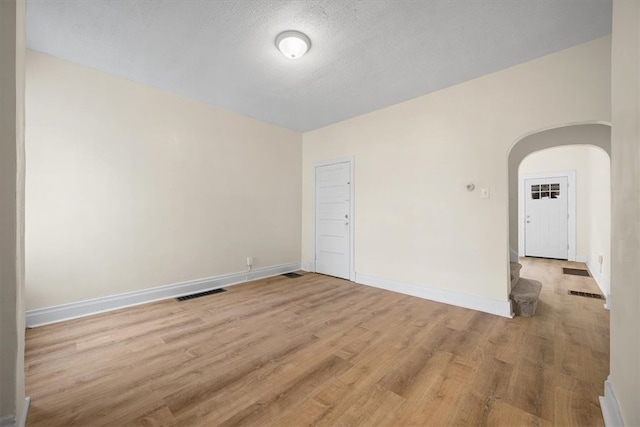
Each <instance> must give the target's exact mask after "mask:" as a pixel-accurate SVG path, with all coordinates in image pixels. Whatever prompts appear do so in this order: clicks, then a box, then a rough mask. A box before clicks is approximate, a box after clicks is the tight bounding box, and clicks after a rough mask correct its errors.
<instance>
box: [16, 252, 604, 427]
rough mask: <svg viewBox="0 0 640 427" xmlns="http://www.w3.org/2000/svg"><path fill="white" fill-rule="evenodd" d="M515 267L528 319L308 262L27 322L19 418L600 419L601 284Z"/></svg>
mask: <svg viewBox="0 0 640 427" xmlns="http://www.w3.org/2000/svg"><path fill="white" fill-rule="evenodd" d="M523 264H524V268H523V270H522V276H523V277H528V278H533V279H538V280H541V281H542V282H543V285H544V287H543V290H542V294H541V301H540V302H539V305H538V311H537V315H536V316H535V317H532V318H521V317H516V318H514V319H506V318H501V317H497V316H493V315H490V314H485V313H480V312H476V311H472V310H466V309H463V308H457V307H453V306H449V305H445V304H439V303H435V302H431V301H426V300H422V299H419V298H414V297H409V296H405V295H401V294H395V293H392V292H387V291H383V290H379V289H375V288H371V287H367V286H362V285H356V284H353V283H350V282H348V281H343V280H339V279H334V278H329V277H326V276H321V275H316V274H310V273H306V274H304V276H303V277H300V278H297V279H288V278H284V277H276V278H271V279H266V280H260V281H256V282H252V283H248V284H244V285H239V286H235V287H230V288H229V290H228V291H227V292H225V293H221V294H216V295H212V296H207V297H203V298H199V299H194V300H191V301H187V302H181V303H178V302H175V301H173V300H167V301H163V302H158V303H153V304H148V305H145V306H139V307H134V308H129V309H124V310H120V311H116V312H111V313H106V314H101V315H96V316H93V317H88V318H84V319H78V320H73V321H68V322H64V323H59V324H55V325H50V326H45V327H40V328H36V329H31V330H28V331H27V342H26V383H27V394H28V395H29V396H31V398H32V403H31V408H30V412H29V417H28V425H29V426H78V425H81V426H102V425H109V426H123V425H134V426H213V425H222V426H232V425H252V426H265V425H273V426H307V425H318V426H321V425H322V426H332V425H344V426H356V425H363V426H365V425H397V426H423V425H433V426H440V425H460V426H471V425H473V426H476V425H478V426H479V425H504V426H519V425H523V426H524V425H532V426H544V425H561V426H570V425H575V426H590V425H594V426H600V425H602V424H603V421H602V417H601V415H600V408H599V405H598V396H599V395H602V394H603V383H604V381H605V379H606V377H607V374H608V372H609V312H608V311H606V310H605V309H604V308H603V301H600V300H592V299H588V298H584V297H577V296H569V295H567V290H568V289H576V290H586V291H589V292H594V293H595V292H598V288H597V286H596V284H595V282H594V281H593V279H591V278H585V277H578V276H568V275H563V274H562V272H561V267H562V266H573V267H578V268H580V267H582V268H584V265H581V264H575V263H567V262H561V261H549V260H535V259H534V260H524V261H523ZM479 286H481V284H480V283H479Z"/></svg>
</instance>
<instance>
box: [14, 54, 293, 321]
mask: <svg viewBox="0 0 640 427" xmlns="http://www.w3.org/2000/svg"><path fill="white" fill-rule="evenodd" d="M27 115H28V118H29V120H28V124H27V154H28V163H27V166H28V170H29V174H28V176H27V200H26V204H27V224H28V227H27V234H26V250H27V252H26V256H27V258H26V260H27V284H26V291H27V308H29V309H33V308H41V307H50V306H54V305H58V304H62V303H68V302H73V301H81V300H86V299H89V298H96V297H102V296H108V295H114V294H118V293H123V292H128V291H135V290H140V289H147V288H151V287H155V286H160V285H168V284H174V283H178V282H183V281H187V280H191V279H202V278H207V277H212V276H218V275H222V274H227V273H235V272H242V271H245V270H246V264H245V262H246V257H247V256H253V257H254V268H261V267H268V266H274V265H280V264H285V263H291V262H299V261H300V229H301V225H300V218H301V212H300V210H301V153H302V148H301V135H300V134H299V133H296V132H293V131H289V130H285V129H282V128H279V127H277V126H273V125H270V124H266V123H264V122H260V121H257V120H253V119H250V118H247V117H244V116H240V115H238V114H234V113H231V112H228V111H224V110H221V109H218V108H214V107H211V106H208V105H206V104H203V103H199V102H196V101H192V100H188V99H185V98H182V97H179V96H176V95H173V94H170V93H166V92H162V91H159V90H156V89H153V88H150V87H146V86H143V85H141V84H138V83H134V82H131V81H127V80H124V79H121V78H117V77H114V76H111V75H108V74H105V73H102V72H98V71H95V70H92V69H89V68H85V67H81V66H78V65H74V64H71V63H69V62H65V61H62V60H60V59H56V58H53V57H50V56H46V55H43V54H39V53H36V52H31V51H29V52H28V53H27Z"/></svg>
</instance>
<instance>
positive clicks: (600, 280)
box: [586, 259, 611, 310]
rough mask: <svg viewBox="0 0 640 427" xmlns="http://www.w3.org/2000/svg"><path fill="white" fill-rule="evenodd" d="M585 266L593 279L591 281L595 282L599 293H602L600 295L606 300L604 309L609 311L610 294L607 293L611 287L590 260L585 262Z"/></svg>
mask: <svg viewBox="0 0 640 427" xmlns="http://www.w3.org/2000/svg"><path fill="white" fill-rule="evenodd" d="M586 264H587V269H588V270H589V273H591V277H593V280H595V281H596V283H597V284H598V287H599V288H600V291H602V295H604V297H605V298H606V302H605V303H604V308H606V309H607V310H611V304H610V303H611V292H610V291H609V289H611V287H610V285H609V281H608V280H607V279H606V278H605V277H604V276H603V275H602V274H600V270H599V269H598V267H597V266H596V265H595V264H594V263H593V262H591V260H590V259H589V260H587V262H586Z"/></svg>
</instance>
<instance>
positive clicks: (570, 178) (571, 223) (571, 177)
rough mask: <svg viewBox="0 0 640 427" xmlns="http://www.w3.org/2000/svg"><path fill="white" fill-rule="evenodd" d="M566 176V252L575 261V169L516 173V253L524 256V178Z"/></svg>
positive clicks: (570, 259)
mask: <svg viewBox="0 0 640 427" xmlns="http://www.w3.org/2000/svg"><path fill="white" fill-rule="evenodd" d="M559 177H566V178H567V182H568V184H569V189H568V193H569V194H568V196H569V200H568V201H567V203H568V204H569V205H568V206H567V209H568V212H569V220H568V221H567V228H568V230H567V231H568V234H569V235H568V237H567V243H568V244H569V250H568V253H567V259H568V260H569V261H576V171H558V172H538V173H530V174H518V189H519V191H518V254H519V255H520V256H521V257H523V256H525V253H524V252H525V250H524V246H525V227H524V220H525V218H524V196H525V194H526V191H525V187H524V185H525V180H527V179H539V178H559Z"/></svg>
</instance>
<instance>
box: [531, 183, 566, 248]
mask: <svg viewBox="0 0 640 427" xmlns="http://www.w3.org/2000/svg"><path fill="white" fill-rule="evenodd" d="M567 184H568V178H567V177H566V176H558V177H551V178H534V179H526V180H525V185H524V191H525V194H524V196H525V197H524V199H525V206H524V208H525V211H524V217H525V218H524V220H525V227H524V229H525V235H524V238H525V256H535V257H543V258H558V259H568V257H569V197H568V185H567Z"/></svg>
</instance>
